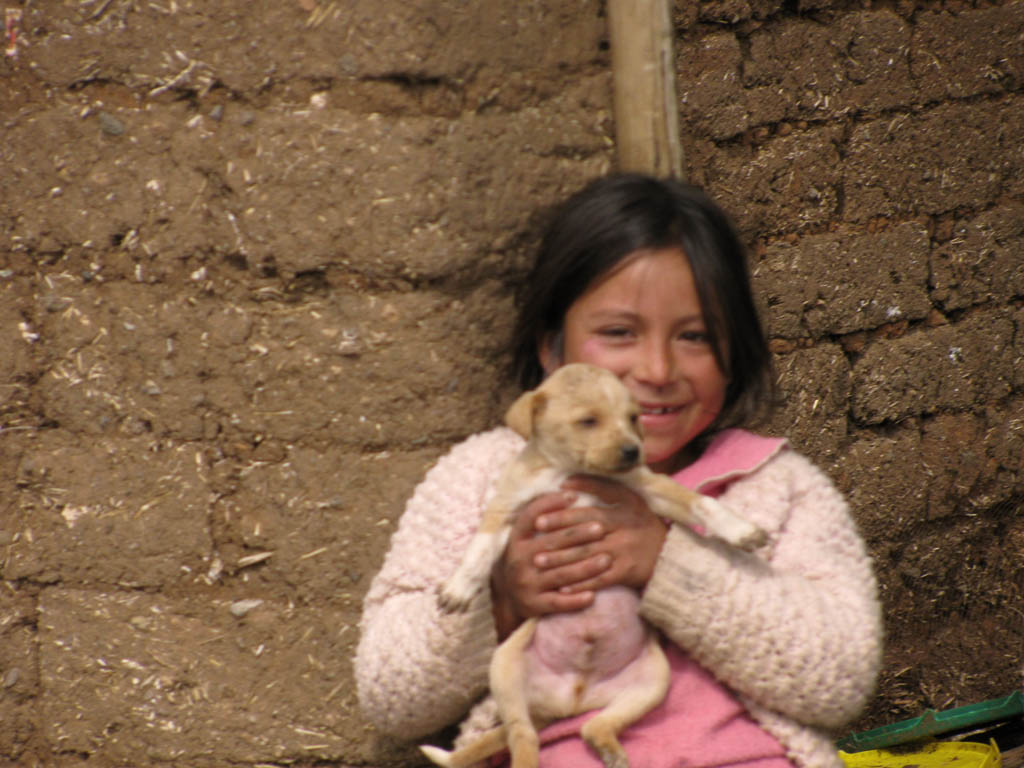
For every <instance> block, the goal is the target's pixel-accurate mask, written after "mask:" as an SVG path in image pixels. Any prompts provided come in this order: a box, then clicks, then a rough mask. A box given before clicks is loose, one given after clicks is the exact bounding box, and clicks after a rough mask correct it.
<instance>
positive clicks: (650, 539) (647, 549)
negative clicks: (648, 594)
mask: <svg viewBox="0 0 1024 768" xmlns="http://www.w3.org/2000/svg"><path fill="white" fill-rule="evenodd" d="M563 489H564V490H563V491H562V492H559V493H552V494H546V495H544V496H540V497H538V498H536V499H534V500H533V501H531V502H529V503H528V504H526V505H525V506H524V507H523V509H522V510H521V511H520V513H519V515H518V516H517V518H516V522H515V524H514V525H513V528H512V531H511V533H510V535H509V541H508V545H507V547H506V548H505V553H504V556H503V557H502V559H501V560H500V561H499V562H498V563H497V564H496V565H495V568H494V571H493V573H492V579H491V594H492V598H493V603H494V614H495V622H496V625H497V627H498V636H499V639H504V637H506V636H507V635H508V634H509V633H510V632H511V631H512V630H513V629H515V627H517V626H518V625H519V624H520V623H521V622H522V621H523V620H524V619H526V618H528V617H531V616H542V615H544V614H547V613H558V612H567V611H578V610H581V609H583V608H586V607H587V606H589V605H590V604H591V602H593V599H594V593H595V592H596V591H597V590H600V589H604V588H605V587H609V586H612V585H614V584H623V585H625V586H630V587H634V588H637V589H642V588H643V587H644V586H645V585H646V584H647V582H648V580H650V577H651V573H653V571H654V565H655V563H656V561H657V558H658V554H659V553H660V552H661V546H662V544H663V543H664V540H665V532H666V526H665V524H664V523H663V522H662V521H661V519H660V518H658V517H657V516H656V515H655V514H654V513H653V512H651V511H650V509H648V507H647V505H646V503H645V502H644V501H643V499H642V498H641V497H640V496H638V495H637V494H635V493H634V492H633V491H631V490H629V489H628V488H626V487H624V486H622V485H620V484H618V483H615V482H612V481H609V480H603V479H601V478H596V477H584V476H577V477H573V478H570V479H569V480H568V481H566V483H565V484H564V485H563ZM576 492H585V493H589V494H592V495H594V496H596V497H598V498H599V499H600V500H601V506H594V507H573V506H571V505H572V504H573V503H574V502H575V501H576V498H577V494H576Z"/></svg>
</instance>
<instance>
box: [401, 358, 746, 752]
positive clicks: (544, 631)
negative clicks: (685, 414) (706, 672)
mask: <svg viewBox="0 0 1024 768" xmlns="http://www.w3.org/2000/svg"><path fill="white" fill-rule="evenodd" d="M638 416H639V407H638V406H637V404H636V402H635V401H634V400H633V398H632V396H631V395H630V393H629V391H628V390H627V389H626V387H625V385H624V384H623V383H622V382H621V381H619V379H618V378H617V377H616V376H615V375H614V374H612V373H610V372H609V371H606V370H604V369H603V368H598V367H596V366H592V365H587V364H584V363H574V364H571V365H566V366H563V367H561V368H559V369H557V370H556V371H555V372H554V373H553V374H552V375H551V376H549V377H548V378H547V379H545V381H544V382H543V383H542V384H541V386H540V387H538V388H537V389H535V390H533V391H531V392H527V393H526V394H524V395H522V396H521V397H520V398H519V399H518V400H516V402H515V403H513V405H512V407H511V408H510V409H509V411H508V413H507V414H506V417H505V420H506V423H507V424H508V425H509V426H510V427H511V428H512V429H514V430H516V432H518V433H519V434H520V435H522V436H523V437H524V438H526V440H527V443H526V446H525V447H524V448H523V450H522V452H521V453H520V454H519V456H517V457H516V459H515V460H513V461H512V463H511V464H509V466H508V467H507V468H506V469H505V471H504V473H503V474H502V476H501V478H500V479H499V481H498V486H497V489H496V493H495V496H494V499H493V500H492V501H491V503H490V504H489V505H488V506H487V508H486V509H485V510H484V513H483V518H482V520H481V524H480V528H479V530H478V531H477V533H476V535H475V536H474V537H473V539H472V540H471V541H470V544H469V548H468V550H467V552H466V554H465V556H464V557H463V559H462V561H461V562H460V564H459V566H458V567H457V568H456V570H455V572H454V573H453V574H452V576H451V577H450V578H449V579H448V580H447V581H446V582H445V583H444V584H443V585H442V587H441V589H440V591H439V593H438V602H439V604H440V606H441V607H442V609H443V610H445V611H449V612H451V611H463V610H465V609H466V608H467V607H468V606H469V604H470V602H471V601H472V600H473V599H474V598H475V597H476V596H477V595H478V594H479V593H481V592H482V591H483V590H484V589H485V588H486V587H487V586H488V584H489V583H490V573H491V569H492V568H493V566H494V564H495V562H497V560H498V558H500V557H501V554H502V552H503V551H504V549H505V545H506V543H507V541H508V537H509V533H510V530H511V527H512V522H513V519H514V516H515V514H516V513H517V511H518V510H519V509H520V508H521V507H522V506H523V505H524V504H525V503H526V502H528V501H530V500H531V499H533V498H534V497H536V496H538V495H540V494H543V493H549V492H552V491H555V490H557V489H558V488H559V487H560V485H561V484H562V482H563V481H564V480H565V479H566V478H567V477H569V476H570V475H574V474H590V475H602V476H606V477H610V478H614V479H615V480H617V481H619V482H621V483H623V484H625V485H627V486H629V487H630V488H632V489H633V490H634V491H636V492H637V493H638V494H640V495H641V496H643V497H644V499H645V500H646V502H647V504H648V506H649V507H650V508H651V510H652V511H654V512H655V513H656V514H658V515H660V516H662V517H664V518H667V519H668V520H671V521H673V522H676V523H679V524H682V525H685V526H688V527H692V526H700V527H702V528H703V529H704V531H705V532H706V533H707V534H708V535H712V536H717V537H719V538H721V539H723V540H724V541H726V542H728V543H730V544H733V545H735V546H738V547H742V548H744V549H754V548H756V547H758V546H760V545H761V544H762V543H763V542H764V539H765V536H764V532H763V531H761V530H760V529H759V528H757V527H756V526H755V525H753V524H752V523H750V522H749V521H747V520H744V519H743V518H741V517H739V516H737V515H735V514H734V513H732V512H730V511H729V510H728V509H726V508H725V507H724V506H722V505H721V504H719V503H718V502H716V501H714V500H713V499H711V498H709V497H705V496H701V495H700V494H698V493H696V492H694V491H691V490H689V489H687V488H684V487H682V486H681V485H679V484H678V483H676V482H675V481H674V480H672V479H671V478H669V477H667V476H665V475H659V474H656V473H655V472H652V471H651V470H650V469H648V468H647V466H646V465H645V464H644V456H643V437H642V435H641V434H640V430H639V420H638ZM578 503H583V504H588V505H592V504H598V503H600V502H598V501H597V500H595V499H592V498H585V499H580V501H579V502H578ZM638 606H639V596H638V595H637V594H636V592H635V591H634V590H632V589H628V588H626V587H612V588H609V589H605V590H602V591H600V592H598V593H597V595H596V596H595V598H594V603H593V604H592V606H591V607H590V608H588V609H586V610H584V611H579V612H576V613H569V614H551V615H549V616H544V617H541V618H540V619H530V620H528V621H526V622H524V623H523V624H522V625H520V627H519V628H518V629H517V630H516V631H515V632H514V633H512V635H511V636H510V637H509V638H508V639H507V640H505V642H504V643H502V645H501V646H499V648H498V649H497V651H496V652H495V655H494V658H493V659H492V662H491V667H490V686H491V694H492V696H493V697H494V699H495V702H496V703H497V705H498V711H499V714H500V716H501V721H502V725H501V726H500V727H499V728H496V729H494V730H492V731H489V732H487V733H486V734H484V735H483V736H481V738H480V739H479V740H478V741H477V742H474V743H473V744H470V745H469V746H467V747H465V748H463V749H460V750H458V751H455V752H446V751H445V750H442V749H438V748H436V747H429V746H425V747H422V748H421V749H422V750H423V752H424V754H426V755H427V756H428V757H429V758H430V759H431V760H433V761H434V762H435V763H437V764H438V765H443V766H451V767H453V768H458V767H459V766H469V765H472V764H473V763H476V762H478V761H480V760H482V759H484V758H486V757H488V756H489V755H492V754H494V753H496V752H498V751H499V750H500V749H502V748H503V747H505V746H506V745H507V746H508V748H509V751H510V752H511V755H512V766H513V768H534V766H536V764H537V756H538V748H539V747H538V737H537V729H538V728H539V727H542V726H543V725H545V724H547V723H549V722H552V721H554V720H557V719H561V718H564V717H570V716H572V715H576V714H580V713H583V712H588V711H590V710H593V709H602V712H601V713H600V714H599V715H597V716H595V717H593V718H591V719H590V720H589V721H588V722H587V723H586V725H584V727H583V731H582V736H583V738H584V740H585V741H586V742H587V743H588V744H589V745H590V746H591V747H592V748H593V749H595V751H596V752H597V753H598V754H599V755H600V757H601V759H602V761H603V762H604V763H605V765H606V766H609V768H627V766H628V765H629V762H628V760H627V758H626V754H625V752H624V751H623V749H622V746H621V745H620V744H619V741H618V734H619V733H620V732H621V731H622V729H623V728H625V727H626V726H628V725H629V724H630V723H633V722H635V721H636V720H638V719H639V718H640V717H642V716H643V715H644V714H646V713H647V712H649V711H650V710H651V709H653V708H654V707H655V706H657V705H658V704H659V703H660V702H661V701H662V699H663V698H664V696H665V694H666V692H667V690H668V678H669V669H668V662H667V661H666V659H665V656H664V653H663V652H662V650H661V646H660V645H659V643H658V641H657V638H656V637H655V635H654V633H653V632H652V631H651V630H650V629H649V628H648V627H647V626H646V624H644V623H643V621H642V620H641V619H640V617H639V615H638V613H637V608H638Z"/></svg>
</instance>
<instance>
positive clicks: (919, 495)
mask: <svg viewBox="0 0 1024 768" xmlns="http://www.w3.org/2000/svg"><path fill="white" fill-rule="evenodd" d="M850 437H851V443H850V446H849V448H847V449H846V450H845V451H844V453H843V457H842V461H841V462H839V468H840V469H839V471H838V472H836V473H835V475H834V477H835V478H836V482H837V484H838V485H839V488H840V489H841V490H842V491H843V493H844V494H846V496H847V498H848V499H849V502H850V508H851V510H852V511H853V513H854V516H855V518H856V520H857V523H858V525H859V526H860V529H861V532H862V533H863V535H864V537H865V538H866V539H868V541H869V542H871V543H872V545H873V546H882V545H883V544H884V543H886V542H892V541H897V540H900V539H901V538H902V537H903V536H904V535H905V534H906V532H907V531H909V530H912V529H913V528H914V527H915V526H917V525H919V524H920V522H921V521H922V520H924V519H926V518H927V504H928V483H929V479H928V476H927V475H926V474H925V473H923V472H922V471H921V460H920V448H921V433H920V430H919V428H918V427H917V425H916V424H914V423H911V422H907V423H906V424H904V425H902V426H900V427H897V428H896V429H893V430H890V431H888V432H887V433H886V434H884V435H881V434H874V433H872V432H869V431H866V430H852V431H851V435H850ZM897 500H898V502H897Z"/></svg>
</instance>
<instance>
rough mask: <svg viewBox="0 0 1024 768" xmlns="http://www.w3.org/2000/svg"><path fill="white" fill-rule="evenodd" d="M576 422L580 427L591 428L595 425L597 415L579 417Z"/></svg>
mask: <svg viewBox="0 0 1024 768" xmlns="http://www.w3.org/2000/svg"><path fill="white" fill-rule="evenodd" d="M576 423H577V424H579V425H580V426H581V427H583V428H585V429H593V428H594V427H596V426H597V417H596V416H585V417H584V418H582V419H580V420H579V421H577V422H576Z"/></svg>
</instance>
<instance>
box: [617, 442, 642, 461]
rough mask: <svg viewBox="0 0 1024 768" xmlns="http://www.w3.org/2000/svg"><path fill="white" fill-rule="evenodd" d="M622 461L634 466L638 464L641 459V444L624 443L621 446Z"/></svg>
mask: <svg viewBox="0 0 1024 768" xmlns="http://www.w3.org/2000/svg"><path fill="white" fill-rule="evenodd" d="M621 455H622V463H623V464H625V465H626V466H632V465H633V464H636V463H637V461H638V460H639V459H640V446H639V445H624V446H622V448H621Z"/></svg>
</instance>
